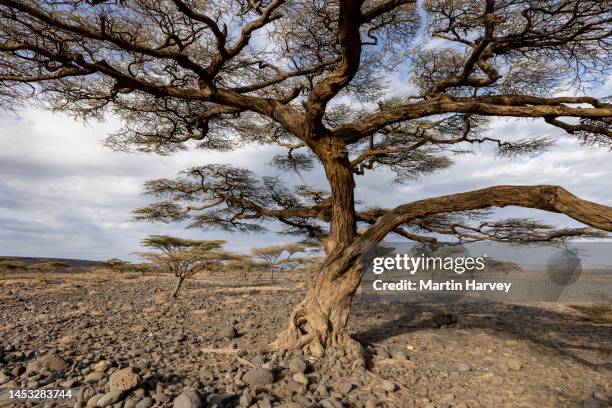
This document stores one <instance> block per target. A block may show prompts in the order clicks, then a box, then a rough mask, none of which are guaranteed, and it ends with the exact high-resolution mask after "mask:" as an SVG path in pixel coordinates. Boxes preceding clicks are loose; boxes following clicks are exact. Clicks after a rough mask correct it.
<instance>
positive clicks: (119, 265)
mask: <svg viewBox="0 0 612 408" xmlns="http://www.w3.org/2000/svg"><path fill="white" fill-rule="evenodd" d="M100 264H101V265H102V266H104V267H105V268H108V269H110V270H111V271H116V272H123V271H125V270H126V269H127V268H129V267H130V266H131V264H130V262H128V261H123V260H121V259H118V258H111V259H108V260H106V261H102V262H101V263H100Z"/></svg>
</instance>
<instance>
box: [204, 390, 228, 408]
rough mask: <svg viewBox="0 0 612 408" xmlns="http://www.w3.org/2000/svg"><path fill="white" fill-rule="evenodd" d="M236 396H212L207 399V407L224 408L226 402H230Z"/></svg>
mask: <svg viewBox="0 0 612 408" xmlns="http://www.w3.org/2000/svg"><path fill="white" fill-rule="evenodd" d="M233 396H234V395H233V394H229V393H226V394H210V395H209V396H208V397H207V398H206V406H207V407H208V408H213V407H222V406H223V404H224V403H225V401H228V400H230V399H231V398H232V397H233Z"/></svg>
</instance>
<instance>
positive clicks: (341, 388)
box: [334, 381, 353, 395]
mask: <svg viewBox="0 0 612 408" xmlns="http://www.w3.org/2000/svg"><path fill="white" fill-rule="evenodd" d="M334 389H335V390H336V391H338V392H339V393H340V394H342V395H346V394H348V393H349V392H351V390H352V389H353V384H351V383H350V382H346V381H343V382H339V383H337V384H336V386H335V387H334Z"/></svg>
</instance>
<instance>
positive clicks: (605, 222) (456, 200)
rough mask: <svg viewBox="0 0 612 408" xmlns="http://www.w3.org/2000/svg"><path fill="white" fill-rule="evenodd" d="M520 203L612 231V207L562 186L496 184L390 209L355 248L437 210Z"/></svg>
mask: <svg viewBox="0 0 612 408" xmlns="http://www.w3.org/2000/svg"><path fill="white" fill-rule="evenodd" d="M506 206H518V207H526V208H534V209H540V210H545V211H551V212H556V213H562V214H565V215H567V216H568V217H571V218H573V219H575V220H577V221H579V222H581V223H583V224H586V225H589V226H591V227H593V228H597V229H600V230H604V231H612V207H608V206H605V205H601V204H596V203H592V202H590V201H586V200H583V199H581V198H579V197H576V196H575V195H573V194H571V193H569V192H568V191H566V190H565V189H563V188H562V187H559V186H547V185H544V186H495V187H489V188H485V189H482V190H475V191H470V192H466V193H459V194H452V195H447V196H441V197H435V198H429V199H425V200H420V201H415V202H413V203H409V204H404V205H401V206H399V207H396V208H394V209H393V210H390V211H389V212H387V213H386V214H385V215H383V216H382V217H380V218H379V219H378V221H376V223H375V224H374V225H373V226H372V227H371V228H370V229H369V230H368V231H367V232H366V233H365V234H363V235H362V236H361V238H360V239H359V242H358V243H356V244H355V245H354V246H355V249H357V248H359V250H361V248H363V247H368V246H372V245H376V244H377V243H378V242H380V241H381V240H382V239H383V238H384V237H385V236H386V235H387V234H388V233H389V232H391V231H392V230H393V229H394V228H396V227H398V226H400V225H402V224H404V223H408V222H410V221H411V220H413V219H416V218H420V217H427V216H431V215H435V214H442V213H450V212H458V211H469V210H477V209H483V208H489V207H506Z"/></svg>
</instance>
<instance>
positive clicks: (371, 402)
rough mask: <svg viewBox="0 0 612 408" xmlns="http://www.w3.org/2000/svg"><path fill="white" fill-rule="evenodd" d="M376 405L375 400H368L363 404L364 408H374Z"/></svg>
mask: <svg viewBox="0 0 612 408" xmlns="http://www.w3.org/2000/svg"><path fill="white" fill-rule="evenodd" d="M377 405H378V404H377V401H376V399H375V398H369V399H368V400H367V401H366V403H365V408H376V406H377Z"/></svg>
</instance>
